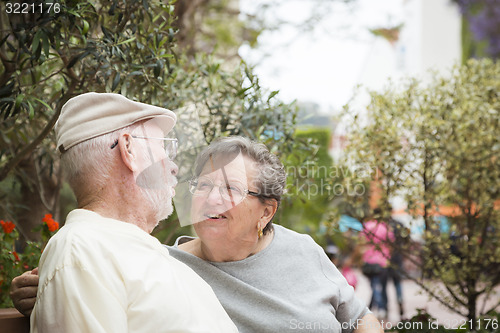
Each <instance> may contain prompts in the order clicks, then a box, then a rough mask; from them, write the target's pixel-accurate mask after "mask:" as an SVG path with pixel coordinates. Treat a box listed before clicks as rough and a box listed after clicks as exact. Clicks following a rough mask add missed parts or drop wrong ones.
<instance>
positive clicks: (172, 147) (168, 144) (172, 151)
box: [111, 135, 178, 160]
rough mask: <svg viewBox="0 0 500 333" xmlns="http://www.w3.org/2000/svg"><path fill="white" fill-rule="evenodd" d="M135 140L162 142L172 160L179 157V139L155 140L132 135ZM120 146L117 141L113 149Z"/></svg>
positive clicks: (112, 146)
mask: <svg viewBox="0 0 500 333" xmlns="http://www.w3.org/2000/svg"><path fill="white" fill-rule="evenodd" d="M132 137H133V138H134V139H153V140H162V141H163V148H164V149H165V153H166V154H167V157H168V158H169V159H170V160H173V159H174V158H175V156H176V155H177V145H178V140H177V139H172V138H155V137H150V136H137V135H132ZM117 145H118V140H116V141H115V142H114V143H113V144H112V145H111V149H113V148H115V147H116V146H117Z"/></svg>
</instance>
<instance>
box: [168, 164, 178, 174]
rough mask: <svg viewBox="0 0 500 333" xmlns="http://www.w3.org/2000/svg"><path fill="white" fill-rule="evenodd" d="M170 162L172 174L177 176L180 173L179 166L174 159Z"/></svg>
mask: <svg viewBox="0 0 500 333" xmlns="http://www.w3.org/2000/svg"><path fill="white" fill-rule="evenodd" d="M170 164H171V165H170V173H171V174H172V176H177V174H178V173H179V167H178V166H177V164H175V163H174V162H172V161H170Z"/></svg>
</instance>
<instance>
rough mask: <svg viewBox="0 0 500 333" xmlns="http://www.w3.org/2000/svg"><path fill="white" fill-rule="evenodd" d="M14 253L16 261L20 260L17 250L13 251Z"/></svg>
mask: <svg viewBox="0 0 500 333" xmlns="http://www.w3.org/2000/svg"><path fill="white" fill-rule="evenodd" d="M12 254H13V255H14V258H16V261H19V255H18V254H17V252H16V251H14V252H12Z"/></svg>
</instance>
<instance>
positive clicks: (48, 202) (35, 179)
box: [17, 155, 61, 247]
mask: <svg viewBox="0 0 500 333" xmlns="http://www.w3.org/2000/svg"><path fill="white" fill-rule="evenodd" d="M53 170H56V171H58V166H54V169H53ZM21 175H22V176H21ZM17 179H18V181H19V182H20V183H21V204H22V205H23V207H20V208H19V209H18V214H17V216H18V220H17V222H18V226H19V229H20V233H21V237H20V242H21V244H20V246H21V247H23V246H24V244H25V242H26V241H27V240H30V241H39V240H41V235H40V233H39V232H35V231H33V229H34V228H35V227H37V226H40V225H41V224H42V218H43V217H44V216H45V214H49V213H50V214H53V215H54V217H55V218H56V219H57V217H58V214H57V211H58V202H59V191H60V183H61V179H60V175H59V173H58V172H55V173H54V172H51V170H49V168H48V167H44V166H43V162H41V163H39V161H38V159H36V158H35V157H34V156H33V155H30V156H29V157H28V158H26V159H24V160H23V161H22V162H20V164H19V165H18V172H17Z"/></svg>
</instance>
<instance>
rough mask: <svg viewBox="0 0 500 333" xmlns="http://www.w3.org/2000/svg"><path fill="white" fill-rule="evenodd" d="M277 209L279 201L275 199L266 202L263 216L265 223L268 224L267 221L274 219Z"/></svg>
mask: <svg viewBox="0 0 500 333" xmlns="http://www.w3.org/2000/svg"><path fill="white" fill-rule="evenodd" d="M277 210H278V201H276V200H274V199H272V200H269V201H268V202H266V203H265V204H264V210H263V212H262V216H261V220H262V221H263V222H264V225H267V223H268V222H269V221H271V220H272V218H273V216H274V214H276V211H277Z"/></svg>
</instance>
